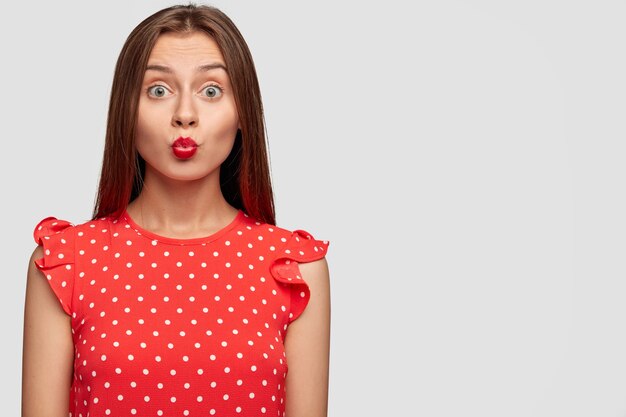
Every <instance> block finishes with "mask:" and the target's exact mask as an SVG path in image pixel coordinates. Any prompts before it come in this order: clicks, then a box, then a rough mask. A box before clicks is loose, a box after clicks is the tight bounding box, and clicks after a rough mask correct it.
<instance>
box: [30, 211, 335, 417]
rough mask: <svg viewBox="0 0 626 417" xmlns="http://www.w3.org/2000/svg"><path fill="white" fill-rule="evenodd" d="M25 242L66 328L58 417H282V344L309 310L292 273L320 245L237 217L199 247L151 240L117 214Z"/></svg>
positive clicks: (319, 254)
mask: <svg viewBox="0 0 626 417" xmlns="http://www.w3.org/2000/svg"><path fill="white" fill-rule="evenodd" d="M34 239H35V241H36V242H37V243H38V244H41V245H43V249H44V257H43V258H41V259H38V260H36V261H35V264H36V266H37V268H38V269H40V270H41V271H42V272H43V273H44V275H45V276H46V278H47V282H48V283H49V284H50V286H51V288H52V290H53V291H54V293H55V294H56V296H57V298H58V299H59V302H60V304H61V306H62V307H63V309H64V311H65V312H66V313H67V314H68V315H70V316H71V324H72V335H73V339H74V346H75V352H74V378H73V383H72V386H71V391H70V416H72V417H87V416H88V415H89V416H109V415H110V416H116V417H117V416H120V417H123V416H212V415H215V416H236V415H242V416H261V415H268V416H282V415H283V414H284V409H285V377H286V375H287V370H288V365H287V358H286V357H285V350H284V345H283V341H284V337H285V335H286V332H287V329H288V325H289V324H290V323H291V322H292V321H293V320H295V319H297V318H298V316H300V314H301V313H302V312H303V310H304V309H305V307H306V305H307V303H308V300H309V288H308V285H307V284H306V282H305V281H304V280H303V279H302V277H301V275H300V271H299V269H298V264H299V263H302V262H311V261H313V260H317V259H321V258H323V257H324V256H325V255H326V251H327V249H328V242H327V241H321V240H316V239H314V238H313V237H312V236H311V235H310V234H309V233H307V232H306V231H303V230H296V231H293V232H292V231H288V230H286V229H283V228H280V227H277V226H271V225H268V224H264V223H260V222H257V221H255V220H254V219H253V218H251V217H248V216H247V215H245V214H244V213H243V212H242V211H239V213H238V215H237V217H236V218H235V219H234V220H233V221H232V222H231V223H230V224H229V225H227V226H226V227H224V228H223V229H221V230H220V231H218V232H216V233H214V234H213V235H211V236H208V237H206V238H196V239H173V238H167V237H162V236H158V235H156V234H153V233H151V232H150V231H148V230H144V229H142V228H141V227H139V226H138V225H137V224H136V223H135V222H134V221H133V219H131V218H130V217H129V216H128V214H127V213H124V215H123V217H122V218H121V219H119V220H117V221H114V220H112V219H111V218H108V217H105V218H101V219H97V220H93V221H89V222H86V223H83V224H79V225H74V224H72V223H69V222H67V221H65V220H59V219H56V218H54V217H47V218H45V219H43V220H42V221H41V222H39V224H38V225H37V226H36V227H35V230H34ZM312 278H314V277H312Z"/></svg>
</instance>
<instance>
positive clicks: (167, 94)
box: [22, 5, 330, 417]
mask: <svg viewBox="0 0 626 417" xmlns="http://www.w3.org/2000/svg"><path fill="white" fill-rule="evenodd" d="M34 238H35V241H36V242H37V244H38V246H37V247H36V248H35V250H34V252H33V254H32V257H31V259H30V265H29V271H28V278H27V288H26V303H25V316H24V350H23V382H22V388H23V391H22V415H23V416H25V417H31V416H33V417H34V416H44V415H45V416H61V415H70V416H74V417H80V416H82V417H87V416H109V415H110V416H116V417H117V416H120V417H122V416H142V417H144V416H213V415H215V416H236V415H245V416H262V415H268V416H287V417H298V416H307V417H308V416H325V415H326V414H327V398H328V364H329V337H330V336H329V335H330V332H329V329H330V290H329V272H328V267H327V263H326V260H325V254H326V251H327V249H328V242H327V241H321V240H317V239H315V238H313V236H312V235H310V234H309V233H307V232H305V231H303V230H294V231H289V230H286V229H283V228H280V227H277V226H275V216H274V204H273V196H272V188H271V184H270V176H269V168H268V157H267V151H266V145H265V135H264V121H263V111H262V103H261V96H260V92H259V86H258V81H257V77H256V72H255V68H254V64H253V61H252V58H251V55H250V52H249V50H248V47H247V45H246V42H245V41H244V39H243V38H242V36H241V34H240V33H239V31H238V30H237V28H236V27H235V25H234V24H233V23H232V21H231V20H230V19H229V18H228V17H227V16H225V15H224V14H223V13H222V12H220V11H219V10H217V9H215V8H212V7H208V6H195V5H186V6H174V7H170V8H167V9H164V10H161V11H159V12H157V13H155V14H153V15H152V16H150V17H148V18H147V19H146V20H144V21H143V22H141V23H140V24H139V25H138V26H137V27H136V28H135V29H134V30H133V31H132V33H131V34H130V36H129V37H128V39H127V40H126V42H125V44H124V46H123V48H122V51H121V54H120V56H119V59H118V62H117V66H116V69H115V75H114V80H113V86H112V94H111V102H110V107H109V117H108V124H107V133H106V145H105V150H104V160H103V166H102V173H101V178H100V186H99V190H98V197H97V200H96V206H95V209H94V213H93V217H92V219H91V220H90V221H87V222H85V223H82V224H77V225H74V224H72V223H70V222H68V221H66V220H60V219H56V218H54V217H47V218H45V219H43V220H41V222H39V224H38V225H37V226H36V227H35V230H34Z"/></svg>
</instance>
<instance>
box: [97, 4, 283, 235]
mask: <svg viewBox="0 0 626 417" xmlns="http://www.w3.org/2000/svg"><path fill="white" fill-rule="evenodd" d="M194 31H201V32H204V33H206V34H208V35H209V36H211V37H212V38H213V39H214V40H215V42H216V43H217V44H218V46H219V48H220V50H221V52H222V56H223V57H224V61H225V64H226V68H227V73H228V76H229V78H230V82H231V85H232V91H233V94H234V96H235V105H236V107H237V112H238V115H239V122H240V125H241V129H240V130H238V131H237V136H236V138H235V143H234V146H233V149H232V151H231V153H230V154H229V155H228V157H227V158H226V160H225V161H224V162H223V163H222V165H221V167H220V187H221V190H222V194H223V195H224V198H225V199H226V201H227V202H228V203H229V204H231V205H232V206H233V207H235V208H238V209H241V210H243V211H244V212H245V213H247V214H248V215H249V216H251V217H254V218H256V219H258V220H260V221H262V222H265V223H269V224H273V225H274V224H276V220H275V212H274V197H273V192H272V185H271V179H270V169H269V159H268V153H267V147H266V138H265V120H264V117H263V104H262V102H261V92H260V89H259V83H258V79H257V75H256V69H255V67H254V62H253V61H252V55H251V54H250V50H249V49H248V45H247V44H246V41H245V40H244V38H243V36H242V35H241V33H240V32H239V30H238V29H237V27H236V26H235V24H234V23H233V22H232V21H231V20H230V18H228V16H226V15H225V14H224V13H223V12H221V11H220V10H219V9H217V8H215V7H212V6H206V5H200V6H198V5H195V4H193V3H190V4H188V5H176V6H172V7H168V8H166V9H163V10H160V11H158V12H156V13H154V14H153V15H151V16H149V17H148V18H146V19H145V20H144V21H143V22H141V23H140V24H139V25H138V26H137V27H135V29H133V31H132V32H131V33H130V35H129V36H128V38H127V39H126V42H125V43H124V46H123V47H122V51H121V52H120V55H119V58H118V60H117V64H116V66H115V74H114V77H113V86H112V88H111V99H110V103H109V114H108V119H107V130H106V140H105V146H104V158H103V162H102V172H101V175H100V184H99V186H98V194H97V196H96V202H95V207H94V211H93V218H92V220H93V219H96V218H100V217H103V216H113V217H116V218H117V217H119V216H120V215H121V214H122V212H123V211H124V209H125V208H126V206H127V205H128V203H130V202H131V201H133V200H134V199H135V198H136V197H137V196H138V195H139V193H140V192H141V189H142V187H143V179H144V175H145V161H144V160H143V158H142V157H141V156H140V155H139V153H138V152H137V150H136V147H135V134H134V132H135V125H136V121H137V109H138V102H139V94H140V89H141V84H142V82H143V77H144V72H145V69H146V66H147V64H148V58H149V57H150V53H151V51H152V48H153V47H154V44H155V43H156V40H157V38H158V36H159V35H160V34H162V33H166V32H176V33H191V32H194Z"/></svg>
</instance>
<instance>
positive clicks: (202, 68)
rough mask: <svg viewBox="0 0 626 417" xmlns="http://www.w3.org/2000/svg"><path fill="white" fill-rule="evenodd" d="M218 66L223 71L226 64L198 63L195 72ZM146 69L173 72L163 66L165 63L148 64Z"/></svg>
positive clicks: (209, 69)
mask: <svg viewBox="0 0 626 417" xmlns="http://www.w3.org/2000/svg"><path fill="white" fill-rule="evenodd" d="M218 68H221V69H223V70H224V71H226V66H224V64H220V63H215V64H204V65H200V66H199V67H198V68H196V71H197V72H206V71H211V70H214V69H218ZM148 70H152V71H159V72H165V73H167V74H173V73H174V71H173V70H172V69H171V68H170V67H168V66H165V65H159V64H152V65H148V66H147V67H146V71H148Z"/></svg>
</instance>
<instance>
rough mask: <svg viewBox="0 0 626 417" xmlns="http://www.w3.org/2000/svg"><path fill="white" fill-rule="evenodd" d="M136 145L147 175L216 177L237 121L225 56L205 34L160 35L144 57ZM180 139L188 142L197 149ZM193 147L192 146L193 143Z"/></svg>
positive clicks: (180, 177)
mask: <svg viewBox="0 0 626 417" xmlns="http://www.w3.org/2000/svg"><path fill="white" fill-rule="evenodd" d="M138 112H139V113H138V118H137V127H136V131H135V133H136V135H135V141H136V142H135V143H136V147H137V151H138V152H139V154H140V155H141V156H142V157H143V159H144V160H145V161H146V180H148V177H149V176H151V175H157V176H159V175H160V176H165V177H167V178H171V179H176V180H197V179H201V178H205V177H208V176H209V175H216V176H217V178H218V181H219V167H220V165H221V164H222V162H223V161H224V160H225V159H226V157H227V156H228V154H229V153H230V151H231V150H232V147H233V144H234V142H235V135H236V133H237V129H238V127H239V118H238V115H237V109H236V106H235V99H234V97H233V92H232V88H231V84H230V80H229V78H228V75H227V73H226V70H225V63H224V58H223V57H222V53H221V51H220V49H219V47H218V45H217V44H216V43H215V41H214V40H213V39H212V38H211V37H210V36H208V35H207V34H205V33H202V32H193V33H191V34H184V35H183V34H176V33H164V34H162V35H160V36H159V38H158V39H157V41H156V44H155V45H154V48H153V49H152V52H151V54H150V58H149V59H148V66H147V70H146V72H145V75H144V79H143V84H142V88H141V93H140V97H139V109H138ZM179 138H191V139H192V140H193V141H194V142H195V144H197V147H196V149H195V152H194V149H193V147H191V148H190V144H189V142H187V143H184V141H182V143H181V141H180V140H179V141H178V142H176V140H177V139H179ZM192 145H193V143H192Z"/></svg>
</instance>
